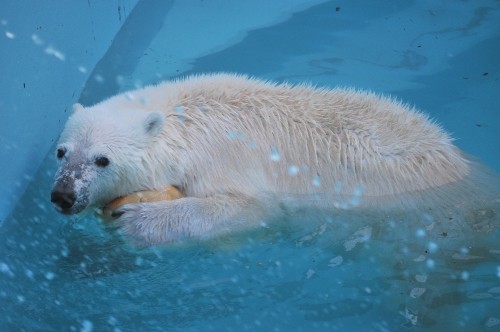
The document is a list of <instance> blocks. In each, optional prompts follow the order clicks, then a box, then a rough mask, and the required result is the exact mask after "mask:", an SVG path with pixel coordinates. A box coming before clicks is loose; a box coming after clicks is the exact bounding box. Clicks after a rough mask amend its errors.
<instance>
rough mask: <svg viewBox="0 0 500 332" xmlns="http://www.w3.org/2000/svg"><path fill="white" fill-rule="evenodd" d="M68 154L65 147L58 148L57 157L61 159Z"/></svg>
mask: <svg viewBox="0 0 500 332" xmlns="http://www.w3.org/2000/svg"><path fill="white" fill-rule="evenodd" d="M65 154H66V150H65V149H63V148H59V149H57V159H61V158H62V157H64V155H65Z"/></svg>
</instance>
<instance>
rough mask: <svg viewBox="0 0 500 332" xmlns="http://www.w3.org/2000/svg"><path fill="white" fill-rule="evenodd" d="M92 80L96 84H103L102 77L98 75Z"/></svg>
mask: <svg viewBox="0 0 500 332" xmlns="http://www.w3.org/2000/svg"><path fill="white" fill-rule="evenodd" d="M94 80H95V81H96V82H97V83H104V77H102V76H101V75H99V74H96V75H95V76H94Z"/></svg>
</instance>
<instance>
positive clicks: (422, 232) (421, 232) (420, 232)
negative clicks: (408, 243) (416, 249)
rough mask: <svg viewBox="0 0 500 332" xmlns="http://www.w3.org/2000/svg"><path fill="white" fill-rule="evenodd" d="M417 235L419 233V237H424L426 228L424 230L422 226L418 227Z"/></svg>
mask: <svg viewBox="0 0 500 332" xmlns="http://www.w3.org/2000/svg"><path fill="white" fill-rule="evenodd" d="M416 235H417V237H424V236H425V230H423V229H422V228H419V229H417V232H416Z"/></svg>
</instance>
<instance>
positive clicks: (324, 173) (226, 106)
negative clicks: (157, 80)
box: [59, 74, 498, 243]
mask: <svg viewBox="0 0 500 332" xmlns="http://www.w3.org/2000/svg"><path fill="white" fill-rule="evenodd" d="M75 108H76V111H75V113H74V114H73V116H72V117H71V118H70V120H69V121H68V124H67V125H66V128H65V130H64V132H63V134H62V136H61V143H60V144H61V145H62V146H67V147H70V148H71V151H72V153H73V154H75V155H79V157H78V158H76V157H74V158H73V159H72V157H71V155H68V156H67V161H66V162H65V163H63V165H61V170H60V171H59V174H62V173H64V172H65V171H68V169H72V168H74V167H77V166H76V165H79V164H80V165H81V164H84V163H87V165H88V166H87V167H86V169H87V173H88V174H90V175H88V176H87V177H86V178H85V179H84V182H86V185H85V186H83V187H84V188H83V189H82V192H84V193H81V195H80V196H81V197H84V196H85V195H86V196H87V198H86V199H84V198H82V200H81V205H82V206H84V207H89V206H102V205H103V204H105V203H107V202H109V201H110V200H112V199H113V198H116V197H118V196H121V195H124V194H128V193H131V192H134V191H138V190H143V189H154V188H160V187H162V186H165V185H167V184H173V185H176V186H178V187H179V188H181V189H182V191H183V193H184V195H185V196H186V198H183V199H179V200H176V201H166V202H159V203H144V204H131V205H128V206H125V207H124V208H123V209H122V210H121V212H123V215H122V216H121V217H120V220H119V222H120V224H121V225H122V226H123V229H124V231H125V232H126V233H128V234H130V235H131V236H133V237H135V238H136V239H138V240H140V241H143V242H145V243H165V242H175V241H180V240H184V239H187V238H190V237H208V236H212V235H214V234H220V233H223V232H225V231H227V230H230V229H235V228H236V229H240V228H243V227H245V226H248V225H255V224H258V222H259V221H261V220H263V219H264V218H266V216H268V215H271V214H273V213H277V212H279V211H288V212H289V211H293V209H294V208H297V207H300V206H319V207H322V208H331V209H333V210H342V209H350V208H358V209H359V208H361V209H362V208H387V207H391V208H397V207H408V206H422V205H425V204H434V205H433V206H440V205H442V204H445V203H450V202H452V203H451V204H452V205H453V204H460V202H461V200H463V199H464V198H463V195H464V192H467V190H468V189H467V188H468V186H469V184H470V183H471V182H472V180H471V179H472V178H474V177H475V176H474V175H473V173H474V172H475V169H476V167H475V166H474V165H475V163H471V162H469V161H468V160H467V158H465V157H464V155H463V154H462V153H461V151H460V150H459V149H458V148H456V147H455V146H454V145H453V144H452V140H451V138H450V137H449V135H448V134H446V133H445V132H444V131H443V130H442V129H441V128H440V127H439V126H437V125H436V124H435V123H433V122H431V121H429V119H428V118H427V116H425V115H423V114H422V113H420V112H417V111H416V110H415V109H413V108H411V107H409V106H408V105H405V104H402V103H401V102H398V101H395V100H393V99H389V98H385V97H380V96H377V95H375V94H372V93H367V92H360V91H355V90H351V89H333V90H329V89H318V88H314V87H311V86H307V85H300V86H291V85H287V84H279V85H277V84H274V83H268V82H263V81H260V80H255V79H249V78H247V77H244V76H237V75H230V74H217V75H206V76H194V77H190V78H187V79H185V80H179V81H173V82H166V83H162V84H160V85H157V86H149V87H146V88H143V89H139V90H135V91H131V92H128V93H124V94H121V95H117V96H115V97H112V98H110V99H108V100H106V101H103V102H102V103H99V104H97V105H94V106H92V107H88V108H82V107H81V106H76V107H75ZM96 155H107V156H109V159H110V160H111V163H110V165H109V166H108V167H107V168H106V169H98V168H96V167H94V166H92V165H91V161H92V158H94V156H96ZM72 160H73V161H72ZM74 160H76V161H74ZM497 193H498V192H495V194H497ZM80 196H79V197H80ZM79 199H80V198H79ZM465 199H466V198H465Z"/></svg>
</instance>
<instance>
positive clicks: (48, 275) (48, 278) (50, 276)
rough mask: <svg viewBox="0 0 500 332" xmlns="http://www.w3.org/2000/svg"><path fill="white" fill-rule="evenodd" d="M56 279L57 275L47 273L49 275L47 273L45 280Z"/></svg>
mask: <svg viewBox="0 0 500 332" xmlns="http://www.w3.org/2000/svg"><path fill="white" fill-rule="evenodd" d="M55 277H56V275H55V274H54V273H52V272H47V273H45V278H46V279H47V280H52V279H54V278H55Z"/></svg>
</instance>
